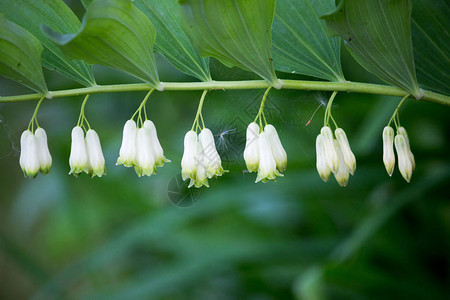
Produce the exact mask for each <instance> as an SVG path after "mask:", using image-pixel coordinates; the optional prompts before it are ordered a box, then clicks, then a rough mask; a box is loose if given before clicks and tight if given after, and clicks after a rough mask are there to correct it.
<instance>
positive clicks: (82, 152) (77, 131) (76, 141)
mask: <svg viewBox="0 0 450 300" xmlns="http://www.w3.org/2000/svg"><path fill="white" fill-rule="evenodd" d="M69 165H70V172H69V174H73V175H74V176H75V177H77V176H78V175H79V174H80V173H82V172H85V173H89V158H88V154H87V148H86V140H85V138H84V131H83V128H81V127H80V126H76V127H74V128H73V129H72V145H71V147H70V157H69Z"/></svg>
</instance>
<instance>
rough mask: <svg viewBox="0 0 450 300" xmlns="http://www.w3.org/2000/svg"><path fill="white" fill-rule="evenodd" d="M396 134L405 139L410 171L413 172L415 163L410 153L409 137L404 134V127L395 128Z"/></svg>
mask: <svg viewBox="0 0 450 300" xmlns="http://www.w3.org/2000/svg"><path fill="white" fill-rule="evenodd" d="M397 134H400V135H402V136H403V137H404V138H405V142H406V148H407V149H408V154H409V160H410V161H411V164H412V170H413V172H414V170H415V169H416V161H415V159H414V154H413V153H412V151H411V145H410V143H409V137H408V133H407V132H406V129H405V127H403V126H400V127H399V128H397Z"/></svg>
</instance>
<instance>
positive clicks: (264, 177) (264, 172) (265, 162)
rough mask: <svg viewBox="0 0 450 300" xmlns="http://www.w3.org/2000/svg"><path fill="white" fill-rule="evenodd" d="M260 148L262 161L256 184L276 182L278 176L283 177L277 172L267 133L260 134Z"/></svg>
mask: <svg viewBox="0 0 450 300" xmlns="http://www.w3.org/2000/svg"><path fill="white" fill-rule="evenodd" d="M258 148H259V158H260V160H259V167H258V175H257V177H256V181H255V182H259V181H262V182H267V181H268V180H275V178H276V177H277V176H283V174H281V173H280V172H278V170H277V163H276V161H275V158H274V157H273V153H272V146H271V145H270V137H269V134H268V133H267V132H265V131H263V132H261V133H260V134H259V138H258Z"/></svg>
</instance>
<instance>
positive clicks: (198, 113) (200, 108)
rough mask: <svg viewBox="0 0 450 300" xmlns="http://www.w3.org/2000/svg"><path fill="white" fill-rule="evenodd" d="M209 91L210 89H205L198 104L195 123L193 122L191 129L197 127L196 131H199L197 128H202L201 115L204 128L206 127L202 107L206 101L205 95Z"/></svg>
mask: <svg viewBox="0 0 450 300" xmlns="http://www.w3.org/2000/svg"><path fill="white" fill-rule="evenodd" d="M207 93H208V90H204V91H203V94H202V97H201V98H200V103H199V104H198V108H197V114H196V115H195V119H194V124H192V129H191V130H194V129H195V131H197V129H198V128H200V125H199V124H198V119H199V117H201V118H202V125H203V128H205V123H204V122H203V116H202V114H201V113H202V108H203V102H204V101H205V97H206V94H207ZM200 129H201V128H200Z"/></svg>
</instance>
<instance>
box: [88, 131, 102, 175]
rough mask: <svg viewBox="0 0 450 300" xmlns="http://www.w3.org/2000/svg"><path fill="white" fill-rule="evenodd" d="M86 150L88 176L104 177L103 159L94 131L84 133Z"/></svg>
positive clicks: (98, 140)
mask: <svg viewBox="0 0 450 300" xmlns="http://www.w3.org/2000/svg"><path fill="white" fill-rule="evenodd" d="M86 149H87V154H88V161H89V163H88V166H89V175H91V177H94V176H98V177H102V176H103V175H106V167H105V157H104V156H103V152H102V146H101V144H100V139H99V137H98V134H97V132H96V131H95V130H93V129H89V130H88V131H87V132H86Z"/></svg>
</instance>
